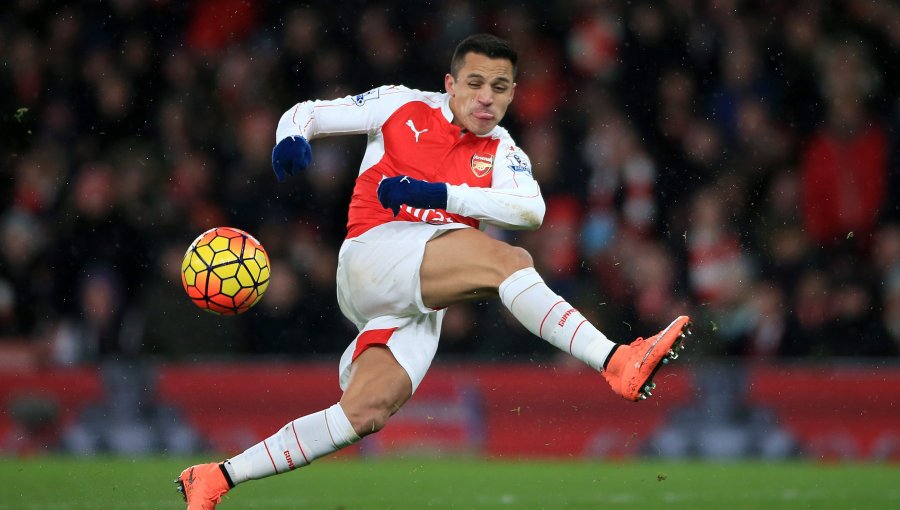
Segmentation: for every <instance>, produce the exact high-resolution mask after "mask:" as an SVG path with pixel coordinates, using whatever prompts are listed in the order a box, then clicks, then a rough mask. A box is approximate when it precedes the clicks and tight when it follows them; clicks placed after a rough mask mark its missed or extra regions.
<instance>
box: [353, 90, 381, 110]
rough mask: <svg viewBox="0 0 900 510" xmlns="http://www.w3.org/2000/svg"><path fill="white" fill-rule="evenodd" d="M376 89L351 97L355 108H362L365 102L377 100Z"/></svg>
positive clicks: (377, 93)
mask: <svg viewBox="0 0 900 510" xmlns="http://www.w3.org/2000/svg"><path fill="white" fill-rule="evenodd" d="M378 95H379V92H378V89H372V90H370V91H368V92H363V93H362V94H357V95H355V96H353V102H354V103H356V106H362V105H363V104H365V102H366V101H369V100H370V99H378Z"/></svg>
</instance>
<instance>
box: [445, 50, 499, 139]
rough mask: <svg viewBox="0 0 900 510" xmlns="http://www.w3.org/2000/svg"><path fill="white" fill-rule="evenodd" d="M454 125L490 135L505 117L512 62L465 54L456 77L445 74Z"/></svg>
mask: <svg viewBox="0 0 900 510" xmlns="http://www.w3.org/2000/svg"><path fill="white" fill-rule="evenodd" d="M444 85H445V86H446V88H447V92H448V93H449V94H450V110H451V111H452V112H453V124H455V125H457V126H459V127H461V128H463V129H466V130H468V131H471V132H472V133H475V134H476V135H485V134H487V133H489V132H490V131H491V130H492V129H494V126H496V125H497V124H499V123H500V120H501V119H502V118H503V116H504V115H506V109H507V108H509V103H511V102H512V99H513V92H514V91H515V88H516V84H515V83H514V82H513V67H512V62H510V61H509V60H507V59H505V58H490V57H488V56H486V55H481V54H479V53H468V54H466V58H465V64H464V65H463V66H462V67H461V68H460V69H459V72H458V73H457V76H455V77H454V76H453V75H451V74H447V76H445V77H444Z"/></svg>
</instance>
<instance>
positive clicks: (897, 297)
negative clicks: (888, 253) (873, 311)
mask: <svg viewBox="0 0 900 510" xmlns="http://www.w3.org/2000/svg"><path fill="white" fill-rule="evenodd" d="M882 317H883V318H884V325H885V327H886V328H887V330H888V333H889V334H890V335H891V338H893V340H894V343H895V344H896V345H897V347H898V349H900V268H896V269H894V270H893V271H892V272H891V275H890V276H889V277H888V282H887V285H886V286H885V295H884V312H883V313H882Z"/></svg>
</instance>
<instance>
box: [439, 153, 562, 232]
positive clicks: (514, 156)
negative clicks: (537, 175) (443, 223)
mask: <svg viewBox="0 0 900 510" xmlns="http://www.w3.org/2000/svg"><path fill="white" fill-rule="evenodd" d="M446 210H447V212H450V213H454V214H461V215H463V216H468V217H470V218H475V219H477V220H479V221H481V222H483V223H487V224H489V225H494V226H497V227H500V228H505V229H515V230H523V229H524V230H534V229H537V228H538V227H540V226H541V223H542V222H543V221H544V212H545V211H546V206H545V204H544V197H543V196H541V190H540V187H539V186H538V183H537V181H535V180H534V177H533V176H532V175H531V161H530V160H529V159H528V156H527V155H526V154H525V153H524V152H523V151H522V149H519V148H518V147H516V146H515V145H513V144H512V141H511V140H510V141H508V142H507V141H504V142H502V143H501V144H500V146H499V147H498V148H497V154H496V156H495V157H494V170H493V180H492V181H491V187H490V188H470V187H469V186H465V185H463V186H456V185H451V184H448V185H447V207H446Z"/></svg>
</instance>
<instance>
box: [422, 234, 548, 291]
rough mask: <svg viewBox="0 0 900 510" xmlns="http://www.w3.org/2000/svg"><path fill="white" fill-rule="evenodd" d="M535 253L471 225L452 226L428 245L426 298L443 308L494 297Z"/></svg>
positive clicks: (424, 265) (424, 269) (424, 282)
mask: <svg viewBox="0 0 900 510" xmlns="http://www.w3.org/2000/svg"><path fill="white" fill-rule="evenodd" d="M532 265H533V261H532V259H531V255H529V254H528V252H527V251H525V250H524V249H522V248H518V247H515V246H511V245H509V244H507V243H505V242H503V241H498V240H496V239H494V238H492V237H490V236H489V235H487V234H485V233H484V232H481V231H480V230H475V229H471V228H464V229H459V230H451V231H449V232H447V233H446V234H443V235H440V236H438V237H436V238H434V239H432V240H430V241H428V244H426V245H425V256H424V258H423V259H422V267H421V270H420V277H421V289H422V300H423V302H424V303H425V305H427V306H429V307H432V308H443V307H447V306H450V305H452V304H454V303H459V302H462V301H469V300H473V299H483V298H493V297H496V296H497V289H498V288H499V287H500V284H501V283H502V282H503V280H505V279H506V278H507V277H509V275H511V274H513V273H515V272H516V271H518V270H519V269H523V268H526V267H531V266H532Z"/></svg>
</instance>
